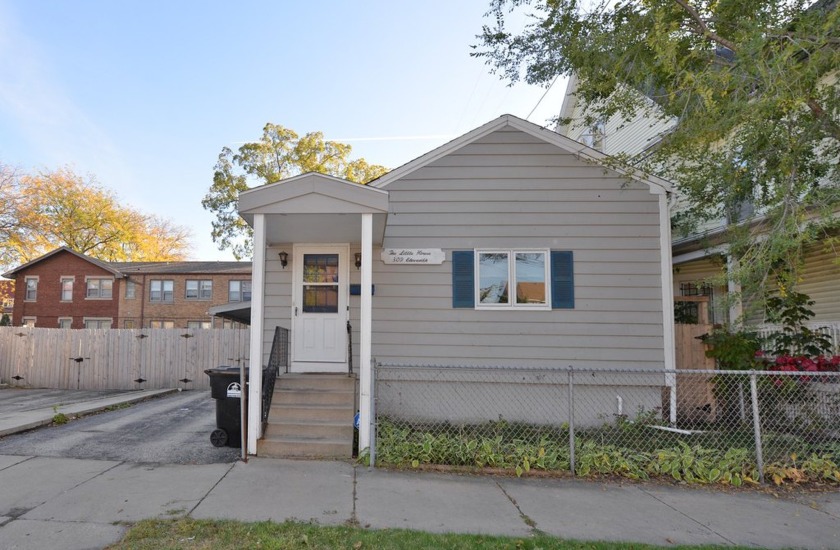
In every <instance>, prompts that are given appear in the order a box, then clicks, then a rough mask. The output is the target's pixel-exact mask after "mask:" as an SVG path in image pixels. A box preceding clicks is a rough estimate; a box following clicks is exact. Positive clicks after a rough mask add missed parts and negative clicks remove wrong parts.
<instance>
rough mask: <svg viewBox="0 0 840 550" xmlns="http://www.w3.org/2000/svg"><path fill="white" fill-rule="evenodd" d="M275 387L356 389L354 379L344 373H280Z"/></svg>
mask: <svg viewBox="0 0 840 550" xmlns="http://www.w3.org/2000/svg"><path fill="white" fill-rule="evenodd" d="M274 387H275V390H276V389H284V390H285V389H297V390H346V391H356V379H355V378H354V377H350V376H347V375H346V374H281V375H280V376H278V377H277V382H276V383H275V386H274Z"/></svg>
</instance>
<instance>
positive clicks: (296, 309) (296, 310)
mask: <svg viewBox="0 0 840 550" xmlns="http://www.w3.org/2000/svg"><path fill="white" fill-rule="evenodd" d="M297 313H298V308H297V306H295V317H297Z"/></svg>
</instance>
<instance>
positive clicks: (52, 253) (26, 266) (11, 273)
mask: <svg viewBox="0 0 840 550" xmlns="http://www.w3.org/2000/svg"><path fill="white" fill-rule="evenodd" d="M62 252H66V253H68V254H72V255H73V256H76V257H77V258H80V259H82V260H84V261H86V262H88V263H90V264H92V265H95V266H96V267H98V268H100V269H104V270H105V271H107V272H109V273H111V274H112V275H113V276H114V277H115V278H117V279H120V278H122V277H123V274H122V273H121V272H120V271H119V270H118V269H115V268H114V267H112V266H111V265H110V264H108V262H103V261H101V260H97V259H95V258H91V257H90V256H86V255H84V254H82V253H80V252H76V251H75V250H72V249H70V248H68V247H66V246H62V247H60V248H56V249H55V250H51V251H50V252H47V253H46V254H44V255H43V256H38V257H37V258H35V259H34V260H31V261H29V262H26V263H25V264H23V265H19V266H18V267H16V268H14V269H12V270H11V271H7V272H6V273H3V277H6V278H7V279H14V278H15V275H16V274H17V273H18V272H20V271H23V270H25V269H29V268H30V267H32V266H33V265H35V264H38V263H40V262H43V261H44V260H47V259H49V258H52V257H53V256H56V255H57V254H60V253H62Z"/></svg>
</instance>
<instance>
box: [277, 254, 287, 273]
mask: <svg viewBox="0 0 840 550" xmlns="http://www.w3.org/2000/svg"><path fill="white" fill-rule="evenodd" d="M279 256H280V265H281V266H283V269H286V266H287V265H289V254H288V253H286V252H281V253H280V254H279Z"/></svg>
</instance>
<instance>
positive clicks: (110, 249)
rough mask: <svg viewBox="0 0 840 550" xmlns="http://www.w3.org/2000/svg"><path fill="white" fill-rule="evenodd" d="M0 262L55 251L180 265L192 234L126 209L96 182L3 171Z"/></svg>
mask: <svg viewBox="0 0 840 550" xmlns="http://www.w3.org/2000/svg"><path fill="white" fill-rule="evenodd" d="M0 174H2V175H3V176H4V177H3V178H0V184H2V185H3V186H4V188H3V191H4V193H3V197H4V198H3V200H2V203H0V208H1V209H2V211H0V220H2V223H0V225H2V227H0V262H2V263H3V264H5V265H13V264H16V263H23V262H27V261H29V260H32V259H34V258H37V257H38V256H40V255H42V254H44V253H46V252H48V251H50V250H52V249H54V248H56V247H59V246H67V247H69V248H71V249H73V250H75V251H76V252H80V253H82V254H86V255H88V256H91V257H93V258H98V259H100V260H105V261H177V260H182V259H184V258H185V256H186V251H187V250H188V248H189V244H190V242H189V240H190V234H189V231H188V230H187V229H186V228H184V227H180V226H178V225H175V224H173V223H172V222H171V221H169V220H165V219H162V218H160V217H157V216H152V215H148V214H144V213H142V212H140V211H138V210H136V209H134V208H131V207H127V206H123V205H121V204H120V203H119V201H118V198H117V196H116V195H115V194H114V193H113V192H112V191H110V190H108V189H105V188H103V187H101V186H99V185H98V184H97V183H96V181H95V179H93V178H92V177H87V178H86V177H82V176H79V175H78V174H75V173H74V172H73V171H72V170H70V169H69V168H61V169H58V170H55V171H51V172H49V171H47V172H40V173H37V174H24V175H18V174H17V173H15V172H14V171H12V170H11V169H9V168H7V167H2V166H0Z"/></svg>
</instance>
